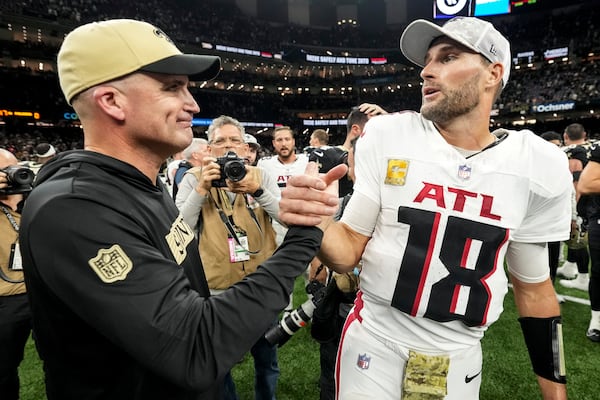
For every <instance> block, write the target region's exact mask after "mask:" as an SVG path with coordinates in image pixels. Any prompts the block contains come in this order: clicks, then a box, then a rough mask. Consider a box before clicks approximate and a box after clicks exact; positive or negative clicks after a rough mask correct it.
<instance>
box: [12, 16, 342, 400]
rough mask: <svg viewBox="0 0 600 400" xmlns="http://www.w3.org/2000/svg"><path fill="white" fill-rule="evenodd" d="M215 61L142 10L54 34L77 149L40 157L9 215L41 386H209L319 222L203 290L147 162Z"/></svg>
mask: <svg viewBox="0 0 600 400" xmlns="http://www.w3.org/2000/svg"><path fill="white" fill-rule="evenodd" d="M108 54H110V55H111V56H110V57H107V55H108ZM219 68H220V61H219V59H218V57H212V56H200V55H190V54H182V53H181V52H180V51H179V50H178V49H177V48H176V47H175V45H174V44H173V43H172V42H171V40H170V39H169V38H168V37H167V35H166V34H165V33H164V32H163V31H161V30H160V29H158V28H156V27H154V26H152V25H150V24H147V23H144V22H140V21H134V20H110V21H103V22H99V23H91V24H87V25H83V26H80V27H79V28H76V29H75V30H74V31H73V32H71V33H70V34H69V35H67V37H66V38H65V40H64V42H63V44H62V47H61V50H60V51H59V54H58V73H59V79H60V84H61V88H62V90H63V92H64V94H65V97H66V99H67V101H68V102H69V103H70V104H72V106H73V108H74V109H75V111H76V112H77V114H78V115H79V117H80V119H81V122H82V125H83V127H84V147H85V150H83V151H73V152H67V153H63V154H61V155H59V156H58V157H57V158H55V159H54V160H52V161H51V162H50V163H49V164H47V165H46V166H45V168H44V169H43V171H41V172H40V175H38V177H37V181H36V187H35V188H34V190H33V192H32V193H31V196H30V197H29V198H28V203H27V205H26V207H25V209H24V211H23V219H22V222H21V231H20V244H21V249H22V255H23V265H24V270H25V279H26V284H27V287H28V294H29V299H30V303H31V307H32V313H33V325H34V330H35V332H36V344H37V347H38V351H39V353H40V356H41V358H42V359H43V361H44V369H45V373H46V392H47V398H48V400H55V399H61V400H62V399H110V400H114V399H123V400H125V399H127V400H131V399H144V400H147V399H218V398H219V397H220V393H219V389H220V388H221V386H222V385H221V384H220V382H221V380H222V378H223V376H224V374H225V373H226V372H227V371H229V370H230V369H231V367H232V366H233V365H234V364H235V363H236V362H237V361H239V360H240V358H241V357H242V356H243V355H244V353H246V352H247V351H248V350H249V349H250V347H251V346H252V344H254V343H255V342H256V340H257V339H258V338H259V337H260V336H261V335H262V334H263V333H264V332H265V330H266V329H267V327H268V326H269V325H270V324H271V322H272V321H273V320H274V319H275V317H276V316H277V314H278V313H279V311H280V310H282V309H283V308H284V307H285V305H286V304H287V303H288V299H289V293H290V292H291V291H292V289H293V284H294V279H295V278H296V277H297V276H298V275H300V274H301V273H302V272H303V271H304V269H305V266H306V264H307V263H308V261H309V260H310V259H312V257H313V256H314V255H315V253H316V251H317V250H318V248H319V244H320V241H321V237H322V231H321V230H320V229H316V228H299V227H298V228H292V229H290V231H289V233H288V235H287V238H286V240H285V243H284V244H282V246H281V247H280V248H279V249H278V250H277V252H276V253H275V255H274V256H273V257H272V258H271V259H269V260H267V261H265V262H264V263H263V265H262V266H261V267H259V268H258V270H257V271H256V273H254V274H252V276H251V277H248V278H247V279H244V280H242V281H241V282H239V283H238V284H236V285H234V286H233V287H232V288H230V289H229V290H227V291H226V293H223V294H222V295H220V296H218V297H209V292H208V287H207V284H206V279H205V276H204V272H203V269H202V264H201V260H200V257H199V254H198V244H197V243H196V241H195V239H194V235H193V233H192V229H191V228H190V227H189V226H188V225H187V224H186V223H185V222H184V221H183V219H182V218H181V216H180V215H179V212H178V210H177V208H176V207H175V204H174V203H173V201H172V199H171V198H170V197H169V194H168V192H167V191H166V190H165V188H164V187H163V185H162V184H161V183H160V181H159V179H158V174H159V169H160V166H161V165H162V163H163V162H164V160H165V159H166V158H167V157H168V156H169V155H170V154H174V153H176V152H178V151H181V150H182V149H184V148H185V147H186V146H187V145H188V144H189V143H190V142H191V140H192V129H191V126H192V116H193V114H194V113H196V112H198V111H199V107H198V105H197V104H196V102H195V100H194V99H193V97H192V95H191V94H190V92H189V90H188V83H189V80H190V79H193V80H207V79H212V78H213V77H214V76H215V75H216V74H217V73H218V71H219ZM313 169H314V165H313ZM314 173H316V171H314ZM342 173H343V171H342ZM333 175H334V174H330V177H333ZM329 189H330V191H329V192H328V194H327V196H328V197H330V201H329V203H328V204H331V205H332V206H331V207H328V206H325V208H328V209H329V211H330V213H329V214H330V215H333V213H334V212H335V205H336V204H337V188H336V187H335V185H331V187H330V188H329ZM327 196H326V197H327ZM329 222H330V221H329V220H328V219H324V220H323V224H325V225H326V224H328V223H329ZM322 228H323V226H322Z"/></svg>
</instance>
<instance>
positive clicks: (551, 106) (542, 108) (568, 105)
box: [531, 101, 575, 113]
mask: <svg viewBox="0 0 600 400" xmlns="http://www.w3.org/2000/svg"><path fill="white" fill-rule="evenodd" d="M574 108H575V102H574V101H561V102H560V103H546V104H537V105H535V106H532V107H531V111H533V112H535V113H544V112H555V111H570V110H573V109H574Z"/></svg>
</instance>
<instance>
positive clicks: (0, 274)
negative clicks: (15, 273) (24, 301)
mask: <svg viewBox="0 0 600 400" xmlns="http://www.w3.org/2000/svg"><path fill="white" fill-rule="evenodd" d="M0 208H1V209H2V211H3V212H4V214H5V215H6V218H8V221H9V222H10V224H11V225H12V227H13V229H14V230H15V232H17V233H18V232H19V224H17V221H16V220H15V218H14V217H13V216H12V214H11V213H10V211H8V208H6V207H5V206H4V205H2V204H0ZM17 240H18V239H17ZM14 247H15V246H14V245H13V251H15V249H14ZM11 258H12V257H11ZM9 264H10V262H9ZM0 279H2V280H3V281H6V282H8V283H23V282H25V280H23V279H21V280H14V279H10V278H9V277H8V276H6V275H5V274H4V271H2V269H0Z"/></svg>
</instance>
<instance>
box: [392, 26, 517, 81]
mask: <svg viewBox="0 0 600 400" xmlns="http://www.w3.org/2000/svg"><path fill="white" fill-rule="evenodd" d="M440 36H447V37H449V38H450V39H453V40H456V41H457V42H458V43H460V44H462V45H463V46H465V47H467V48H469V49H471V50H473V51H475V52H477V53H479V54H481V55H482V56H484V57H485V58H486V59H488V60H489V61H491V62H493V63H496V62H498V63H500V64H502V65H503V66H504V75H503V77H502V86H503V87H505V86H506V83H507V82H508V77H509V76H510V66H511V55H510V44H509V43H508V40H507V39H506V38H505V37H504V36H502V34H501V33H500V32H498V31H497V30H496V28H494V26H493V25H492V24H491V23H489V22H487V21H484V20H481V19H478V18H475V17H455V18H452V19H450V20H448V21H447V22H446V23H445V24H444V25H443V26H439V25H436V24H434V23H432V22H429V21H427V20H424V19H418V20H416V21H413V22H412V23H410V24H409V25H408V26H407V27H406V29H405V30H404V33H402V37H401V38H400V50H401V51H402V53H403V54H404V56H405V57H406V58H408V60H409V61H411V62H413V63H415V64H417V65H418V66H420V67H424V66H425V54H427V50H428V49H429V47H430V46H431V42H433V40H434V39H435V38H438V37H440Z"/></svg>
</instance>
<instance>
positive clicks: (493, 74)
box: [488, 62, 504, 88]
mask: <svg viewBox="0 0 600 400" xmlns="http://www.w3.org/2000/svg"><path fill="white" fill-rule="evenodd" d="M489 71H490V74H489V78H488V84H489V85H490V86H491V87H494V88H495V87H497V86H498V85H499V84H500V85H502V78H503V77H504V66H503V65H502V64H500V63H498V62H496V63H492V64H490V65H489Z"/></svg>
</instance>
